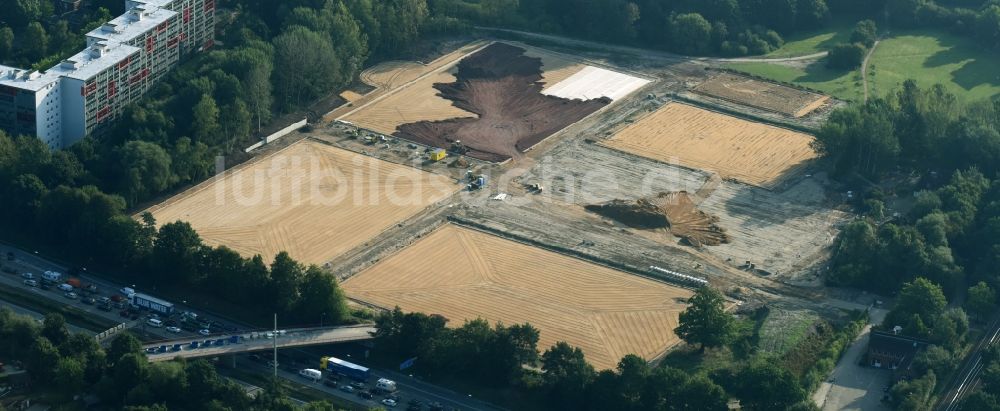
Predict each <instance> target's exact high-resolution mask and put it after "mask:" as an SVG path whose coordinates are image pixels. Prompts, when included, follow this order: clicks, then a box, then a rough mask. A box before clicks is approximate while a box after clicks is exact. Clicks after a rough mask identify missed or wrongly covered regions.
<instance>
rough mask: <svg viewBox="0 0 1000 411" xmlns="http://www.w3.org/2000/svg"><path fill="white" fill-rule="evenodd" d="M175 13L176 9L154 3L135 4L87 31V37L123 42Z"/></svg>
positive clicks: (150, 28)
mask: <svg viewBox="0 0 1000 411" xmlns="http://www.w3.org/2000/svg"><path fill="white" fill-rule="evenodd" d="M176 15H177V12H176V11H170V10H167V9H164V8H160V7H158V6H155V5H145V6H137V7H135V8H132V9H131V10H128V11H126V12H125V14H122V15H121V16H118V17H115V18H114V19H111V21H109V22H107V23H104V25H102V26H101V27H98V28H96V29H94V30H91V31H90V32H89V33H87V37H93V38H96V39H99V40H103V41H105V42H107V43H108V45H111V44H112V43H125V42H128V41H131V40H132V39H134V38H136V37H138V36H139V35H141V34H143V33H146V32H148V31H150V30H152V29H153V28H154V27H156V26H158V25H159V24H160V23H163V22H165V21H167V20H169V19H170V18H171V17H173V16H176Z"/></svg>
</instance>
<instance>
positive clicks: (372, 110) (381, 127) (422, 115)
mask: <svg viewBox="0 0 1000 411" xmlns="http://www.w3.org/2000/svg"><path fill="white" fill-rule="evenodd" d="M454 81H455V76H454V75H453V74H451V73H449V72H448V71H439V72H436V73H433V74H431V75H429V76H427V77H424V78H421V79H420V80H417V81H416V82H414V83H412V84H410V85H409V86H407V87H405V88H403V89H402V90H399V91H398V92H396V93H393V94H391V95H389V96H388V97H385V98H383V99H381V100H379V101H376V102H374V103H372V104H370V105H368V106H366V107H365V108H364V109H362V110H358V111H356V112H354V113H352V114H350V115H348V116H346V117H345V118H344V120H347V121H349V122H351V123H354V124H355V125H357V126H358V127H362V128H366V129H369V130H374V131H377V132H379V133H382V134H386V135H389V134H393V133H395V132H396V130H397V128H399V126H401V125H403V124H407V123H416V122H419V121H440V120H447V119H453V118H467V117H476V115H475V114H473V113H470V112H468V111H465V110H462V109H460V108H458V107H455V106H454V105H452V102H451V101H450V100H447V99H445V98H443V97H441V96H439V95H438V93H439V92H438V91H437V89H435V88H434V84H435V83H452V82H454Z"/></svg>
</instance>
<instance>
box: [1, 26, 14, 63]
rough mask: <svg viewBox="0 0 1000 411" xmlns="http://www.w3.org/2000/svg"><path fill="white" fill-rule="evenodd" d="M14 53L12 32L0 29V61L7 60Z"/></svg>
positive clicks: (7, 29)
mask: <svg viewBox="0 0 1000 411" xmlns="http://www.w3.org/2000/svg"><path fill="white" fill-rule="evenodd" d="M13 52H14V30H12V29H11V28H10V27H7V26H3V27H0V61H3V60H6V59H9V58H10V57H11V55H12V53H13Z"/></svg>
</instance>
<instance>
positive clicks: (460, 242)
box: [343, 224, 692, 369]
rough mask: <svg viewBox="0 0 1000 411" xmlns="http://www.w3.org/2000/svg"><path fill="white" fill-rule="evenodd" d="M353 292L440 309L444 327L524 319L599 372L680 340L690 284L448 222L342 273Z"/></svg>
mask: <svg viewBox="0 0 1000 411" xmlns="http://www.w3.org/2000/svg"><path fill="white" fill-rule="evenodd" d="M343 287H344V289H345V291H346V292H347V294H348V295H349V296H351V297H352V298H356V299H359V300H363V301H366V302H369V303H373V304H377V305H380V306H383V307H393V306H397V305H398V306H400V307H401V308H402V309H403V310H406V311H417V312H423V313H427V314H440V315H443V316H444V317H446V318H448V319H449V326H452V327H457V326H461V325H462V323H463V322H464V320H472V319H476V318H477V317H482V318H483V319H486V320H488V321H490V322H491V323H495V322H497V321H502V322H503V323H504V324H508V325H510V324H515V323H524V322H528V323H531V324H532V325H533V326H535V327H536V328H538V329H539V330H540V332H541V336H540V339H539V344H538V347H539V349H540V350H545V349H547V348H548V347H550V346H552V345H554V344H555V343H556V342H558V341H566V342H568V343H570V344H572V345H575V346H579V347H581V348H582V349H583V351H584V352H585V353H586V355H587V360H588V361H589V362H590V363H591V364H593V365H594V366H595V367H597V368H598V369H608V368H614V367H615V365H616V364H617V362H618V361H619V360H620V359H621V358H622V357H623V356H624V355H626V354H629V353H634V354H638V355H640V356H642V357H644V358H646V359H652V358H654V357H656V356H658V355H659V354H661V353H663V352H664V351H665V350H666V349H667V348H668V347H669V346H671V345H673V344H674V343H676V342H677V341H678V338H677V336H676V335H675V334H674V332H673V329H674V328H675V327H677V319H678V315H679V314H680V312H681V311H682V310H683V309H684V307H685V304H684V301H685V300H686V299H687V298H688V297H690V296H691V295H692V293H691V292H690V291H688V290H685V289H681V288H676V287H672V286H669V285H666V284H664V283H660V282H656V281H652V280H649V279H645V278H641V277H638V276H633V275H630V274H626V273H623V272H619V271H616V270H613V269H610V268H606V267H603V266H599V265H595V264H592V263H589V262H585V261H583V260H578V259H575V258H572V257H568V256H564V255H562V254H557V253H554V252H550V251H545V250H542V249H538V248H534V247H531V246H528V245H524V244H521V243H517V242H514V241H510V240H506V239H503V238H500V237H496V236H493V235H490V234H486V233H483V232H479V231H475V230H470V229H466V228H461V227H458V226H454V225H450V224H449V225H445V226H443V227H442V228H439V229H438V230H436V231H434V232H433V233H431V234H430V235H428V236H427V237H424V238H423V239H421V240H420V241H418V242H416V243H415V244H413V245H411V246H409V247H408V248H406V249H403V250H402V251H400V252H399V253H397V254H395V255H393V256H391V257H389V258H387V259H385V260H382V261H381V262H379V263H378V264H376V265H375V266H373V267H371V268H369V269H367V270H365V271H363V272H361V273H360V274H358V275H356V276H354V277H351V278H349V279H347V280H346V281H345V282H344V283H343Z"/></svg>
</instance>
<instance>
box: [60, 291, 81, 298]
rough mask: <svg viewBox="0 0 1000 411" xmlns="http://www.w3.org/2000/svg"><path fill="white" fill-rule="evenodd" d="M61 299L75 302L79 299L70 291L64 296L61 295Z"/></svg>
mask: <svg viewBox="0 0 1000 411" xmlns="http://www.w3.org/2000/svg"><path fill="white" fill-rule="evenodd" d="M63 297H66V298H69V299H70V300H75V299H77V298H80V296H78V295H76V293H74V292H72V291H70V292H68V293H66V294H63Z"/></svg>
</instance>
